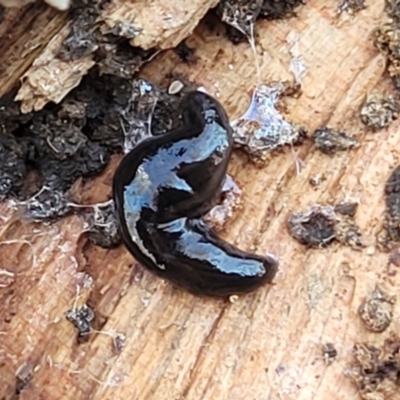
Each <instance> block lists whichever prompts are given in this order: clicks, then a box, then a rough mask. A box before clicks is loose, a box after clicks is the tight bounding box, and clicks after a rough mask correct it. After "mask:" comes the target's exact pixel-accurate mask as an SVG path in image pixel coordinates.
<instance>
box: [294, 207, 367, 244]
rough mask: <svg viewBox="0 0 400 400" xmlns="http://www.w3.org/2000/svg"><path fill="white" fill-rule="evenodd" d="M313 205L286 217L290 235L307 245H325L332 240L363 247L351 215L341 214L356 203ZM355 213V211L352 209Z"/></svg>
mask: <svg viewBox="0 0 400 400" xmlns="http://www.w3.org/2000/svg"><path fill="white" fill-rule="evenodd" d="M350 204H353V203H349V205H347V203H344V204H342V205H340V207H339V208H338V209H336V208H335V207H333V206H324V205H319V204H316V205H313V206H311V207H310V208H309V209H308V210H306V211H305V212H299V213H293V214H292V215H291V216H290V217H289V219H288V229H289V233H290V235H291V236H292V237H293V238H294V239H296V240H298V241H299V242H300V243H302V244H304V245H306V246H308V247H326V246H327V245H329V244H330V243H332V242H333V241H334V240H337V241H339V242H340V243H343V244H346V245H349V246H350V247H352V248H354V249H360V248H361V247H363V243H362V241H361V234H360V231H359V228H358V227H357V225H356V223H355V221H354V220H353V216H354V215H353V216H350V215H346V214H341V212H340V211H342V210H343V209H345V210H348V209H352V208H353V207H356V206H357V205H355V206H354V205H350ZM353 212H354V213H355V211H353Z"/></svg>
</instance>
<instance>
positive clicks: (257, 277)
mask: <svg viewBox="0 0 400 400" xmlns="http://www.w3.org/2000/svg"><path fill="white" fill-rule="evenodd" d="M182 118H183V126H182V127H180V128H177V129H175V130H172V131H170V132H168V133H166V134H164V135H160V136H154V137H151V138H149V139H147V140H144V141H143V142H141V143H139V144H138V145H137V146H136V147H135V148H134V149H133V150H132V151H131V152H130V153H129V154H128V155H127V156H126V157H125V158H124V159H123V160H122V162H121V164H120V165H119V167H118V169H117V171H116V173H115V176H114V182H113V195H114V201H115V207H116V211H117V217H118V220H119V223H120V227H121V236H122V240H123V242H124V244H125V246H126V247H127V248H128V250H129V251H130V252H131V254H132V255H133V256H134V257H135V258H136V260H137V261H139V262H140V263H141V264H142V265H143V266H144V267H146V268H147V269H149V270H150V271H152V272H153V273H155V274H157V275H158V276H161V277H163V278H166V279H169V280H170V281H171V282H172V283H174V284H175V285H177V286H180V287H182V288H185V289H187V290H188V291H190V292H192V293H194V294H197V295H207V296H225V295H231V294H239V293H245V292H249V291H251V290H254V289H256V288H258V287H259V286H261V285H263V284H265V283H269V282H271V281H272V279H273V277H274V276H275V273H276V271H277V262H276V260H275V259H274V258H273V257H270V256H266V257H261V256H258V255H254V254H250V253H246V252H244V251H242V250H239V249H238V248H236V247H234V246H233V245H231V244H229V243H227V242H225V241H223V240H222V239H220V238H218V237H217V236H216V235H215V234H214V233H213V232H212V231H211V229H209V228H208V227H207V225H206V224H205V223H204V222H203V221H202V220H201V219H200V217H201V216H203V215H204V214H206V213H207V212H208V211H209V210H210V209H211V208H212V207H213V206H214V205H215V204H216V202H217V200H218V198H219V196H220V193H221V189H222V185H223V182H224V179H225V175H226V170H227V166H228V162H229V159H230V156H231V153H232V146H233V139H232V128H231V127H230V125H229V120H228V117H227V115H226V113H225V111H224V109H223V108H222V106H221V105H220V103H218V102H217V100H215V99H214V98H212V97H211V96H209V95H207V94H205V93H202V92H197V91H194V92H190V93H189V94H187V95H186V97H185V98H184V99H183V101H182Z"/></svg>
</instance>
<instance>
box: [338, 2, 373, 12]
mask: <svg viewBox="0 0 400 400" xmlns="http://www.w3.org/2000/svg"><path fill="white" fill-rule="evenodd" d="M366 8H367V7H366V5H365V1H364V0H342V2H341V3H340V5H339V13H342V12H344V11H347V12H348V13H349V14H356V13H358V12H359V11H361V10H365V9H366Z"/></svg>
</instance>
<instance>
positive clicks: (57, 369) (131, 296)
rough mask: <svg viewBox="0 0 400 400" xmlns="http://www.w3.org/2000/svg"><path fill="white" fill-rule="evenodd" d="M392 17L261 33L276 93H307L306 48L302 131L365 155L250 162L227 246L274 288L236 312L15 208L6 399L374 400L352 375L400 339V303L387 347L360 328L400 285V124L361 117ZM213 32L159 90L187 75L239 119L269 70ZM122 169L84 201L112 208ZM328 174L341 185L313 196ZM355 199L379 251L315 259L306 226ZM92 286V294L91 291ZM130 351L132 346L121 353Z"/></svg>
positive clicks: (320, 4) (8, 257) (2, 348)
mask: <svg viewBox="0 0 400 400" xmlns="http://www.w3.org/2000/svg"><path fill="white" fill-rule="evenodd" d="M383 4H384V2H383V0H382V1H377V2H374V3H373V4H372V3H369V7H368V8H367V9H366V10H364V11H362V12H360V13H359V14H358V15H357V17H356V18H355V19H352V20H351V21H350V22H349V21H347V22H346V21H343V20H342V19H339V20H338V19H337V18H338V17H337V14H336V8H337V4H336V3H335V2H331V1H328V0H319V1H308V2H307V6H305V7H303V8H301V10H299V17H298V18H296V19H291V20H289V21H284V22H266V21H264V22H261V23H259V24H258V26H257V28H258V32H259V35H258V41H257V52H258V54H259V57H260V64H261V65H260V69H261V79H262V81H263V82H266V83H268V82H270V81H272V80H291V79H293V77H292V75H291V73H290V72H289V66H290V62H291V57H292V55H291V51H290V49H291V46H292V44H291V43H293V40H295V41H296V43H297V46H298V48H297V50H298V54H300V56H301V59H302V62H303V63H304V65H305V67H306V72H305V74H304V75H303V81H302V96H301V97H300V98H298V99H288V100H287V113H288V115H287V116H288V118H290V120H291V121H295V122H297V123H300V124H302V125H304V126H306V127H307V128H308V130H309V131H310V132H312V131H313V130H315V129H316V128H318V127H319V126H330V127H332V128H333V129H338V130H344V131H346V132H349V133H352V134H353V135H352V136H354V137H357V139H359V140H360V143H361V146H360V147H359V148H358V149H355V150H354V151H350V152H345V153H341V154H337V155H335V157H331V156H327V155H324V154H321V153H320V152H317V151H312V149H313V146H312V144H311V142H310V143H306V144H304V145H303V146H302V147H298V148H294V149H293V152H294V153H296V156H297V157H299V158H301V159H302V160H303V162H304V164H305V165H304V168H303V169H302V170H301V172H300V173H299V174H298V173H297V172H296V160H295V158H294V155H293V152H292V150H291V149H290V148H287V149H285V150H283V151H282V152H280V153H276V154H275V155H273V156H272V157H271V160H270V162H269V163H268V164H266V165H265V166H263V167H262V168H258V167H256V166H255V165H254V164H252V163H250V162H249V160H248V157H247V156H245V155H244V154H243V153H241V152H235V154H234V157H233V160H232V162H231V164H230V168H229V169H230V171H229V172H230V173H231V174H232V176H233V177H234V179H235V181H237V183H238V184H239V186H240V188H241V189H242V190H243V196H242V204H243V208H242V210H241V212H240V213H238V214H237V215H235V216H234V218H233V220H232V221H230V222H229V223H228V226H227V229H226V231H225V233H224V237H225V238H227V239H228V240H229V241H231V242H232V243H233V242H234V243H236V244H237V245H238V246H240V247H241V248H243V249H253V250H255V251H256V252H258V253H260V254H263V253H265V252H266V251H270V252H272V253H274V254H276V255H277V256H278V257H279V261H280V270H279V273H278V275H277V277H276V279H275V285H274V286H266V287H264V288H261V289H260V290H258V291H256V292H255V293H252V294H249V295H246V296H243V297H240V298H239V299H237V300H236V301H235V302H233V303H229V302H227V301H224V300H215V299H201V298H197V297H194V296H192V295H190V294H188V293H186V292H183V291H181V290H178V289H174V288H173V287H172V286H171V285H170V284H169V283H167V282H164V281H163V280H161V279H159V278H156V277H154V276H153V275H152V274H150V273H148V272H147V271H145V270H143V269H142V268H141V267H140V266H138V265H136V263H135V262H134V261H133V259H132V258H131V256H130V255H129V254H128V253H127V251H126V250H125V249H124V248H123V247H119V248H117V249H114V250H108V251H107V250H102V249H99V248H97V247H95V246H93V245H91V244H88V243H87V240H86V239H85V237H84V235H81V233H82V231H84V230H85V227H84V223H83V221H82V219H81V217H80V216H79V215H74V216H71V217H68V218H67V219H64V220H62V221H60V222H58V223H56V224H54V225H51V226H49V227H45V226H42V225H37V224H35V225H33V224H26V223H25V224H21V223H20V222H18V221H14V219H15V218H14V217H13V215H14V214H13V211H12V210H10V209H9V207H8V206H7V204H2V205H1V207H2V208H1V210H0V215H1V216H2V217H3V218H2V219H0V237H1V238H2V239H1V240H2V241H6V242H5V243H3V244H2V245H1V246H2V248H1V253H0V265H1V268H2V269H3V270H5V271H7V272H8V274H11V275H12V278H13V279H11V277H10V280H8V281H6V282H8V284H7V287H4V288H0V304H2V306H1V307H0V339H1V342H0V357H1V359H2V360H3V362H2V363H0V398H3V397H4V398H5V399H12V398H15V397H14V396H15V390H16V387H17V386H18V385H17V384H19V386H18V389H19V391H20V394H19V398H20V399H24V400H26V399H38V398H41V399H44V400H47V399H54V398H62V399H66V400H68V399H74V400H78V399H125V398H129V399H189V400H190V399H193V400H197V399H199V398H202V399H232V400H236V399H238V400H241V399H285V400H286V399H287V400H290V399H300V398H301V399H307V400H308V399H310V400H311V399H330V398H335V399H343V400H344V399H346V400H349V399H354V400H356V399H358V398H359V395H358V393H357V390H356V388H355V386H353V384H352V382H351V381H350V380H349V379H348V378H346V377H345V376H344V374H343V372H344V369H345V368H346V365H347V364H348V363H350V362H351V361H352V357H351V352H352V349H353V346H354V344H355V343H356V342H360V341H366V342H369V343H371V344H374V345H376V346H377V347H379V346H380V345H381V343H382V342H383V340H384V339H385V338H387V337H388V335H389V334H390V331H392V330H393V331H398V330H399V328H400V327H399V318H398V315H399V312H400V306H399V303H398V302H397V303H396V304H395V305H394V308H393V314H394V318H393V321H392V323H391V325H390V328H388V329H387V331H385V332H384V333H382V334H376V333H371V332H369V331H367V330H366V329H365V327H364V326H363V323H362V322H361V321H360V319H359V317H358V314H357V310H358V307H359V305H360V304H361V302H362V300H363V299H364V298H365V296H366V295H367V294H368V293H370V292H371V290H373V288H374V287H375V286H376V284H377V283H380V282H384V283H385V284H386V285H388V286H389V287H390V288H392V289H393V288H396V287H398V286H399V284H400V281H399V280H400V275H399V273H398V270H397V267H396V266H393V265H390V264H389V262H388V254H386V253H383V252H380V251H379V250H378V248H377V247H376V246H375V243H376V241H375V237H376V234H377V233H378V231H379V229H380V225H381V224H382V222H383V210H384V198H383V195H384V187H385V182H386V180H387V179H388V177H389V176H390V173H391V171H392V170H393V169H394V168H395V167H396V166H397V165H398V164H399V159H400V157H399V154H398V148H399V146H400V137H399V135H398V131H399V129H400V125H399V121H395V122H394V123H393V124H392V125H391V126H390V127H389V128H387V129H385V130H384V131H381V132H379V133H375V134H369V133H366V132H364V130H363V127H362V125H361V122H360V120H359V118H358V117H357V116H358V115H359V109H360V107H361V105H362V104H363V102H364V100H365V96H366V94H367V93H368V92H370V91H371V90H372V89H373V88H374V87H375V86H377V85H382V84H381V83H380V81H381V80H382V79H383V78H382V74H383V72H384V60H383V57H382V56H381V55H379V54H378V53H377V51H376V50H375V49H374V48H373V45H372V42H371V41H370V40H369V39H368V37H369V34H370V32H371V31H372V30H373V29H374V28H375V27H376V26H377V25H378V24H379V23H380V22H381V21H382V19H383V18H384V14H383V12H382V10H383ZM341 18H342V17H341ZM206 22H207V21H205V22H204V23H203V24H202V25H200V26H199V27H198V28H197V29H196V31H195V33H194V35H192V36H191V37H190V38H189V39H188V41H187V43H188V45H189V46H190V47H193V48H195V49H196V51H195V56H196V59H197V62H196V64H195V65H193V64H191V65H190V66H189V65H186V64H185V63H183V62H181V61H180V60H179V58H178V56H177V55H176V54H175V52H173V51H167V52H165V53H164V54H162V55H160V56H158V57H156V58H155V59H154V60H153V61H152V62H151V64H149V65H148V66H147V67H146V69H145V70H144V71H143V76H145V77H148V78H149V79H151V80H152V81H156V80H157V81H158V82H162V83H165V84H168V83H169V81H170V79H174V78H173V77H172V78H171V77H170V76H169V75H170V74H171V73H172V74H177V75H180V76H183V77H184V78H186V79H188V80H191V81H192V82H194V83H196V84H197V85H199V86H204V87H206V88H207V90H208V91H209V92H210V93H211V94H213V95H215V96H218V97H219V99H220V101H221V102H222V103H223V104H224V106H225V107H226V110H227V112H228V114H229V116H230V118H231V119H234V118H237V117H239V116H240V115H241V114H242V113H243V112H244V111H245V110H246V108H247V106H248V103H249V101H250V98H251V92H252V89H253V88H254V86H255V85H256V83H257V75H256V73H255V66H254V56H253V53H252V51H251V49H250V47H249V46H248V45H247V44H246V43H243V44H240V45H238V46H234V45H232V44H231V43H230V42H228V41H227V40H226V38H225V37H224V36H223V35H222V34H221V32H219V31H218V30H215V29H211V28H210V24H207V23H206ZM119 159H120V157H114V159H113V162H112V163H111V164H110V166H109V168H108V169H107V170H106V171H105V172H104V174H103V175H102V176H101V177H98V178H96V179H92V180H89V181H86V182H84V183H83V184H82V186H81V187H79V185H77V186H76V188H75V190H76V191H77V192H78V193H81V199H80V201H81V202H83V203H93V202H97V201H104V200H106V199H107V196H109V195H110V187H111V181H112V174H113V171H114V170H115V167H116V165H117V164H118V162H119ZM321 172H323V173H324V174H325V176H326V180H324V181H323V182H321V184H320V185H319V186H318V187H317V188H313V187H311V185H309V181H310V179H311V178H312V177H314V176H316V175H317V174H320V173H321ZM349 198H350V199H352V200H353V201H355V200H357V201H358V202H359V206H358V209H357V214H356V222H357V224H358V226H359V227H360V229H361V231H362V232H363V234H364V235H365V236H367V237H369V238H370V240H371V245H370V246H368V247H367V248H366V249H365V250H363V251H361V252H360V251H354V250H353V249H350V248H348V247H345V246H343V245H341V244H334V245H332V246H330V247H327V248H326V249H307V248H305V247H304V246H302V245H300V244H298V243H297V242H296V241H295V240H293V239H292V238H291V237H290V235H289V234H288V232H287V230H286V221H287V217H288V216H289V215H290V214H291V213H292V212H294V211H298V210H302V209H305V208H307V207H309V206H310V205H312V204H316V203H319V204H325V203H331V204H333V203H335V204H336V203H339V202H341V201H344V200H346V201H348V200H349ZM21 239H22V240H24V242H20V243H13V242H12V241H14V240H17V241H18V240H21ZM7 241H8V242H7ZM28 243H30V244H28ZM32 254H36V259H35V260H32ZM32 261H34V263H32ZM132 265H133V266H132ZM83 272H85V273H86V275H84V274H83ZM87 275H88V276H90V277H91V280H92V284H91V285H92V286H91V285H85V282H87ZM77 287H79V288H80V289H79V292H80V295H79V298H78V301H77V292H78V290H77ZM84 303H89V305H90V306H91V307H92V308H93V309H94V310H95V314H96V317H95V322H96V323H97V324H98V325H97V329H98V330H100V331H101V332H102V333H96V332H93V334H92V335H91V337H90V338H89V341H88V342H87V343H85V344H80V345H78V344H77V342H76V335H77V332H76V331H75V329H74V327H73V325H72V324H71V323H70V322H68V321H67V320H66V319H65V318H64V315H65V312H67V311H68V310H69V309H71V308H72V307H73V306H74V305H77V306H81V305H82V304H84ZM7 321H8V322H7ZM117 337H124V338H125V341H123V344H122V348H120V346H119V347H118V346H117V347H118V348H119V349H116V346H115V343H116V340H117V339H116V338H117ZM326 343H331V344H332V345H333V346H334V348H335V350H336V352H337V355H336V357H335V359H334V361H332V362H330V363H327V362H326V359H325V358H324V355H323V352H322V348H323V345H325V344H326ZM16 373H18V374H17V375H18V376H19V377H20V378H19V380H17V377H16ZM22 378H24V379H22ZM21 381H22V383H21ZM395 398H396V397H394V399H395Z"/></svg>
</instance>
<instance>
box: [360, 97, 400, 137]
mask: <svg viewBox="0 0 400 400" xmlns="http://www.w3.org/2000/svg"><path fill="white" fill-rule="evenodd" d="M399 111H400V103H399V101H398V100H396V99H395V98H394V97H393V96H387V97H383V96H377V95H374V96H371V97H370V98H369V99H368V100H367V102H366V103H365V104H364V105H363V107H362V109H361V121H362V122H363V124H364V125H366V126H367V127H368V128H370V129H371V130H372V131H374V132H375V131H378V130H380V129H382V128H385V127H386V126H388V125H390V124H391V123H392V122H393V121H394V120H395V119H397V118H398V116H399Z"/></svg>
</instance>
